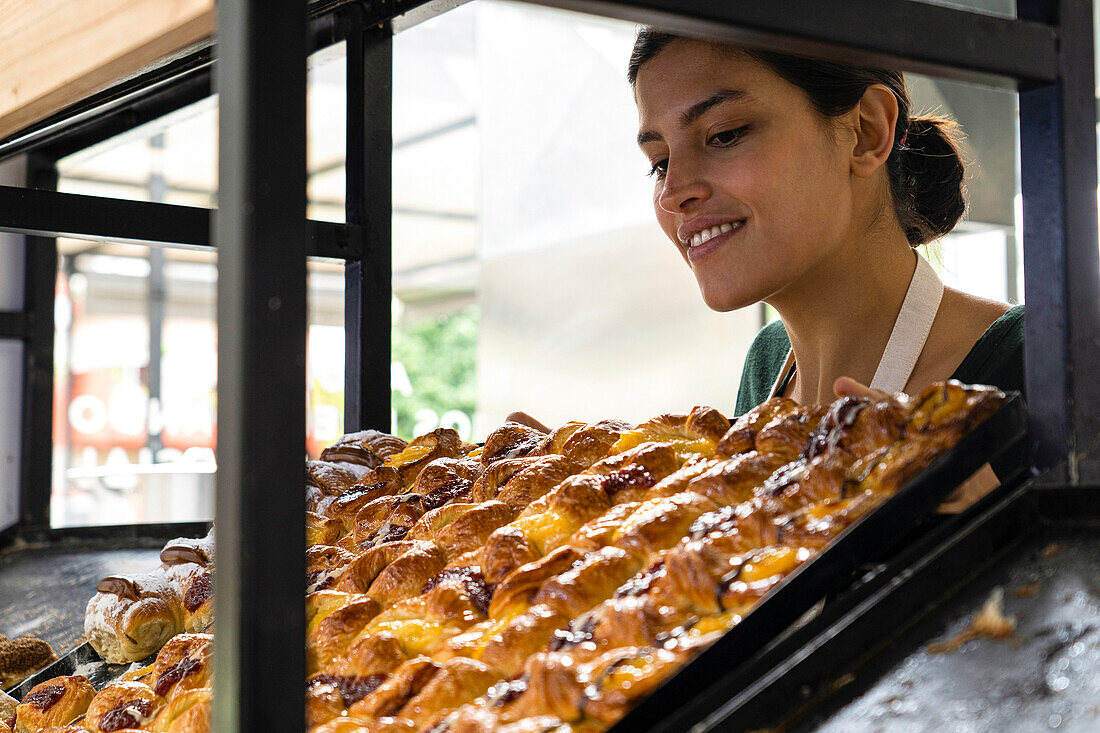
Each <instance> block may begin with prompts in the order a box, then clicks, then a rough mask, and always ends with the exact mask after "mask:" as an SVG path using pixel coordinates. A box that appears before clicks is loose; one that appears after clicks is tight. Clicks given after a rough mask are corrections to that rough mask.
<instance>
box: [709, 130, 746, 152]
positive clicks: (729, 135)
mask: <svg viewBox="0 0 1100 733" xmlns="http://www.w3.org/2000/svg"><path fill="white" fill-rule="evenodd" d="M748 129H749V126H748V125H745V126H744V127H738V128H736V129H733V130H723V131H722V132H716V133H714V134H713V135H711V136H710V141H709V142H710V143H711V144H713V145H718V146H720V147H729V146H731V145H736V144H737V143H738V142H739V141H740V140H741V136H742V135H744V134H745V132H746V131H747V130H748Z"/></svg>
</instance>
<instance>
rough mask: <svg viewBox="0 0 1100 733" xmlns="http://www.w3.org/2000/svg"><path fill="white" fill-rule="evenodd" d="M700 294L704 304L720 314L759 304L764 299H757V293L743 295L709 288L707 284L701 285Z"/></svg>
mask: <svg viewBox="0 0 1100 733" xmlns="http://www.w3.org/2000/svg"><path fill="white" fill-rule="evenodd" d="M699 292H700V294H701V295H702V296H703V302H704V303H706V305H707V307H708V308H710V309H711V310H712V311H716V312H718V313H728V312H730V311H735V310H738V309H739V308H745V307H746V306H750V305H753V304H754V303H759V302H760V300H761V298H762V296H761V297H756V294H755V293H743V292H738V291H735V290H730V289H729V288H712V287H707V285H706V284H705V283H699Z"/></svg>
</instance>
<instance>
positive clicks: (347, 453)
mask: <svg viewBox="0 0 1100 733" xmlns="http://www.w3.org/2000/svg"><path fill="white" fill-rule="evenodd" d="M407 445H408V443H406V442H405V441H404V440H402V439H401V438H398V437H397V436H396V435H390V434H389V433H382V432H379V431H377V430H362V431H360V432H358V433H349V434H347V435H345V436H343V437H342V438H340V439H339V440H337V441H336V442H335V443H333V444H332V445H330V446H329V447H328V448H325V449H324V450H323V451H321V460H322V461H329V462H331V463H344V464H349V465H351V466H363V467H365V468H378V466H380V465H382V461H383V460H385V459H386V458H388V457H390V456H392V455H393V454H395V453H400V452H401V451H403V450H404V449H405V446H407Z"/></svg>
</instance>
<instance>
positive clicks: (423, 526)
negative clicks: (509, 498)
mask: <svg viewBox="0 0 1100 733" xmlns="http://www.w3.org/2000/svg"><path fill="white" fill-rule="evenodd" d="M515 516H516V511H515V509H513V508H512V507H510V506H508V505H507V504H505V503H503V502H500V501H485V502H481V503H480V504H448V505H447V506H442V507H439V508H438V509H434V510H432V511H430V512H428V513H427V514H425V515H424V516H423V517H421V518H420V520H419V521H417V523H416V524H415V525H413V527H412V529H410V530H409V533H408V535H407V537H408V539H410V540H433V541H434V542H435V543H436V544H438V545H439V546H440V547H442V548H443V551H444V552H445V553H446V554H447V557H448V558H454V557H457V556H459V555H462V554H464V553H466V552H470V551H471V550H476V549H478V548H480V547H482V546H484V544H485V541H486V540H487V539H488V538H489V535H490V534H492V532H493V531H494V530H496V529H497V528H499V527H503V526H504V525H505V524H507V523H508V522H510V521H512V519H514V518H515Z"/></svg>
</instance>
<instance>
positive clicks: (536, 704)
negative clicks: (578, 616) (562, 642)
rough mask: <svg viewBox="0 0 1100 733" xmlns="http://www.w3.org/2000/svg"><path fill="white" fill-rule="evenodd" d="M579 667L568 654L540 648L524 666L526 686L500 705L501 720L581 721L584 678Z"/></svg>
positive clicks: (511, 721) (507, 721)
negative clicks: (544, 717)
mask: <svg viewBox="0 0 1100 733" xmlns="http://www.w3.org/2000/svg"><path fill="white" fill-rule="evenodd" d="M578 667H579V665H577V664H574V660H573V659H572V657H571V656H570V655H569V654H565V653H561V652H547V651H543V652H539V653H537V654H534V655H532V656H531V658H530V659H528V660H527V663H526V664H525V665H524V667H523V677H524V679H525V680H526V689H524V690H523V692H522V693H521V694H519V695H517V696H516V697H515V698H514V699H512V700H510V701H507V702H505V703H504V704H503V705H501V706H500V721H501V722H502V723H514V722H516V721H518V720H524V719H531V718H537V717H539V716H543V715H551V716H553V717H555V718H557V719H559V720H564V721H566V722H577V721H580V719H581V718H582V717H583V716H584V710H583V704H584V687H585V684H586V682H587V680H585V678H584V677H583V676H582V675H583V672H582V670H580V669H578Z"/></svg>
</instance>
